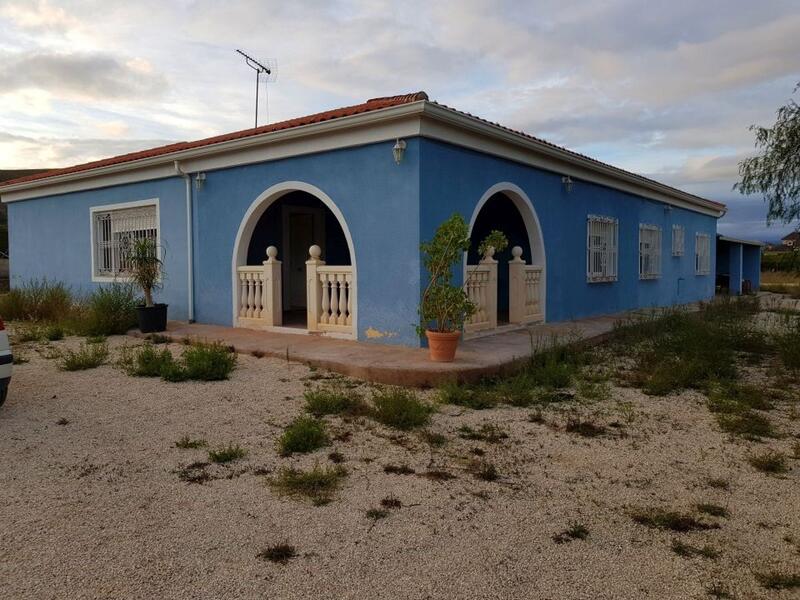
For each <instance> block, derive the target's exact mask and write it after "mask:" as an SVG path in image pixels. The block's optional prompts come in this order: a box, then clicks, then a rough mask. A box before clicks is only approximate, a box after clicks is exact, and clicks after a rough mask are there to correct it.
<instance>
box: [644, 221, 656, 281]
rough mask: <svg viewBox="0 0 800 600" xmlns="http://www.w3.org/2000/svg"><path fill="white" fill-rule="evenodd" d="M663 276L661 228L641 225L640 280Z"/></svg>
mask: <svg viewBox="0 0 800 600" xmlns="http://www.w3.org/2000/svg"><path fill="white" fill-rule="evenodd" d="M660 276H661V228H660V227H657V226H656V225H645V224H640V225H639V279H657V278H658V277H660Z"/></svg>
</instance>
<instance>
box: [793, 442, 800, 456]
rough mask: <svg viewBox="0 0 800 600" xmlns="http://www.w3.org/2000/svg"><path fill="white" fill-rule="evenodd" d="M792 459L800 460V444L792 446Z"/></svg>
mask: <svg viewBox="0 0 800 600" xmlns="http://www.w3.org/2000/svg"><path fill="white" fill-rule="evenodd" d="M792 458H794V459H797V460H800V442H795V443H794V445H793V446H792Z"/></svg>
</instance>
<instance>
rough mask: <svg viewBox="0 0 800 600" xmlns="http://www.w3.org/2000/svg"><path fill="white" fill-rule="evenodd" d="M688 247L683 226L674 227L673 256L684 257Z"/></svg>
mask: <svg viewBox="0 0 800 600" xmlns="http://www.w3.org/2000/svg"><path fill="white" fill-rule="evenodd" d="M685 245H686V230H685V229H684V228H683V225H673V226H672V256H683V252H684V250H683V249H684V246H685Z"/></svg>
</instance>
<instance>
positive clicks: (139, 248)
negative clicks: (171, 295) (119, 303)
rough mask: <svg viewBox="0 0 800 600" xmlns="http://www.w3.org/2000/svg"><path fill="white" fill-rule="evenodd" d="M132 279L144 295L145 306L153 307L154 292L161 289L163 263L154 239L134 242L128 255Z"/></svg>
mask: <svg viewBox="0 0 800 600" xmlns="http://www.w3.org/2000/svg"><path fill="white" fill-rule="evenodd" d="M127 258H128V261H129V263H130V277H131V280H132V281H133V282H134V283H136V284H137V285H138V286H139V287H140V288H141V289H142V292H143V293H144V305H145V306H148V307H151V306H153V305H154V304H153V291H154V290H156V289H159V288H160V287H161V267H162V264H163V263H162V262H161V259H160V258H159V257H158V246H157V245H156V242H155V240H153V239H152V238H139V239H137V240H134V242H133V246H132V247H131V249H130V253H129V254H128V257H127Z"/></svg>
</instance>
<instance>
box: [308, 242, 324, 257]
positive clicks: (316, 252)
mask: <svg viewBox="0 0 800 600" xmlns="http://www.w3.org/2000/svg"><path fill="white" fill-rule="evenodd" d="M308 253H309V255H311V258H313V259H314V260H317V259H319V257H320V256H322V248H320V247H319V246H317V245H316V244H314V245H313V246H311V248H309V249H308Z"/></svg>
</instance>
